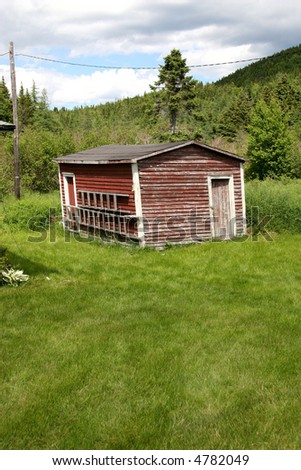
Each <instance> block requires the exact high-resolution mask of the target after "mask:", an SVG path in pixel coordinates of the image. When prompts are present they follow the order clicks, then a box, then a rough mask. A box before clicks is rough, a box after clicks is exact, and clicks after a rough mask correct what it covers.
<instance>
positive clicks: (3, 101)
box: [0, 77, 13, 122]
mask: <svg viewBox="0 0 301 470" xmlns="http://www.w3.org/2000/svg"><path fill="white" fill-rule="evenodd" d="M12 119H13V105H12V101H11V98H10V94H9V90H8V88H7V86H6V83H5V80H4V77H2V81H1V83H0V120H1V121H5V122H11V121H12Z"/></svg>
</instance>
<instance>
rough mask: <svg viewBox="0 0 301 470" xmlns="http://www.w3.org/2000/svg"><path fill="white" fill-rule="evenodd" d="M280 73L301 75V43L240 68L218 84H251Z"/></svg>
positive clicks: (266, 79) (267, 79)
mask: <svg viewBox="0 0 301 470" xmlns="http://www.w3.org/2000/svg"><path fill="white" fill-rule="evenodd" d="M279 73H285V74H289V75H292V76H294V77H296V76H298V75H300V73H301V44H299V46H295V47H290V48H289V49H285V50H283V51H281V52H277V53H276V54H274V55H272V56H270V57H267V58H265V59H261V60H259V61H258V62H255V63H253V64H250V65H248V66H247V67H243V68H241V69H238V70H236V72H234V73H232V74H230V75H227V76H226V77H224V78H222V79H221V80H219V81H218V82H216V83H217V84H218V85H226V84H229V83H233V84H235V85H236V86H249V85H251V84H252V83H256V82H268V81H270V80H271V79H273V78H274V77H275V76H276V75H277V74H279Z"/></svg>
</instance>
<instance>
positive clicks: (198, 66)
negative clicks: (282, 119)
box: [1, 52, 264, 70]
mask: <svg viewBox="0 0 301 470" xmlns="http://www.w3.org/2000/svg"><path fill="white" fill-rule="evenodd" d="M5 54H7V52H6V53H5ZM5 54H1V55H5ZM15 55H16V56H21V57H28V58H30V59H34V60H43V61H46V62H54V63H57V64H63V65H71V66H75V67H88V68H95V69H103V70H105V69H107V70H109V69H113V70H122V69H128V70H157V69H158V68H159V67H160V66H156V67H143V66H139V67H132V66H110V65H96V64H82V63H77V62H67V61H64V60H58V59H50V58H47V57H39V56H34V55H29V54H21V53H18V54H15ZM261 59H264V57H254V58H252V59H240V60H232V61H227V62H216V63H212V64H199V65H189V66H188V67H189V68H202V67H217V66H221V65H230V64H238V63H242V62H254V61H257V60H261Z"/></svg>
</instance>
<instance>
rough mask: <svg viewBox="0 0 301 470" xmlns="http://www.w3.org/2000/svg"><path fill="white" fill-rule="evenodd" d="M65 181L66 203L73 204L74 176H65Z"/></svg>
mask: <svg viewBox="0 0 301 470" xmlns="http://www.w3.org/2000/svg"><path fill="white" fill-rule="evenodd" d="M66 183H67V188H68V195H67V197H66V203H67V204H68V205H69V206H75V190H74V177H73V176H66Z"/></svg>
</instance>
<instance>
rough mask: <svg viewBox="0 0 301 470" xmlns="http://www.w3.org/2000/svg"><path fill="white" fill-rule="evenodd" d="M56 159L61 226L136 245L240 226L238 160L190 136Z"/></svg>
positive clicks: (240, 229) (223, 234)
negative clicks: (183, 138)
mask: <svg viewBox="0 0 301 470" xmlns="http://www.w3.org/2000/svg"><path fill="white" fill-rule="evenodd" d="M55 161H56V162H58V163H59V175H60V190H61V198H62V211H63V220H64V225H65V228H66V229H69V230H72V231H78V232H79V231H89V232H91V233H97V234H98V233H101V234H105V235H109V236H114V237H116V238H119V239H125V240H136V241H137V242H139V244H140V245H142V246H144V245H153V246H164V245H165V244H166V243H177V244H179V243H191V242H195V241H202V240H210V239H213V238H218V239H229V238H232V237H236V236H240V235H244V234H245V231H246V223H245V222H246V220H245V219H246V215H245V195H244V169H243V165H244V162H245V159H244V158H241V157H239V156H237V155H235V154H232V153H229V152H225V151H223V150H219V149H217V148H213V147H210V146H208V145H205V144H203V143H200V142H197V141H185V142H172V143H167V144H147V145H103V146H101V147H96V148H94V149H90V150H85V151H82V152H79V153H75V154H71V155H67V156H65V157H61V158H57V159H56V160H55Z"/></svg>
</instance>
